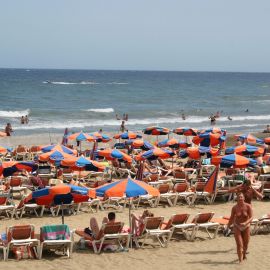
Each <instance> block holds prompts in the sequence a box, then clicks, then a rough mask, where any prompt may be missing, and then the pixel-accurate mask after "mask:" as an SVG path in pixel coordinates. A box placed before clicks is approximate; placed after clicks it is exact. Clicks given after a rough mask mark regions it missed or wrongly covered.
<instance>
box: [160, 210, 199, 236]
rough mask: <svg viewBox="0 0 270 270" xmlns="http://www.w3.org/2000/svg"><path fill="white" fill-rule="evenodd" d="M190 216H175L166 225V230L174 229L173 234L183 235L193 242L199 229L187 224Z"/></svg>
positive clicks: (192, 224)
mask: <svg viewBox="0 0 270 270" xmlns="http://www.w3.org/2000/svg"><path fill="white" fill-rule="evenodd" d="M188 218H189V214H174V215H172V216H171V218H170V219H169V220H168V222H166V223H164V225H165V226H164V229H172V235H173V234H175V233H176V234H183V235H184V237H185V238H186V239H187V240H193V239H192V237H193V236H194V235H195V231H196V230H197V227H196V225H195V224H194V223H187V220H188Z"/></svg>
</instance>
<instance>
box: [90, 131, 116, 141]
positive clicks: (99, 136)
mask: <svg viewBox="0 0 270 270" xmlns="http://www.w3.org/2000/svg"><path fill="white" fill-rule="evenodd" d="M89 136H91V137H93V138H94V140H95V141H96V142H103V143H106V142H109V141H110V140H111V138H110V137H109V136H108V135H106V134H103V133H100V132H94V133H89Z"/></svg>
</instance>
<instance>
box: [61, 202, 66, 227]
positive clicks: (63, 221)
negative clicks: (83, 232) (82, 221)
mask: <svg viewBox="0 0 270 270" xmlns="http://www.w3.org/2000/svg"><path fill="white" fill-rule="evenodd" d="M61 210H62V211H61V212H62V224H65V217H64V209H63V202H62V204H61Z"/></svg>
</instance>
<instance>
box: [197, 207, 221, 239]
mask: <svg viewBox="0 0 270 270" xmlns="http://www.w3.org/2000/svg"><path fill="white" fill-rule="evenodd" d="M213 216H214V213H213V212H210V213H199V214H197V215H196V216H195V217H194V219H193V221H192V223H194V224H195V225H196V227H197V230H196V231H195V234H194V235H193V236H192V238H193V239H195V238H196V236H197V231H199V230H205V231H206V232H207V234H208V236H209V238H210V239H213V238H215V237H216V236H217V233H218V230H219V223H218V222H212V221H211V220H212V218H213ZM210 230H214V232H213V233H212V234H211V232H210Z"/></svg>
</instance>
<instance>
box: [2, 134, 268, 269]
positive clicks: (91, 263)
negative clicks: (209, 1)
mask: <svg viewBox="0 0 270 270" xmlns="http://www.w3.org/2000/svg"><path fill="white" fill-rule="evenodd" d="M110 135H111V134H110ZM256 136H258V137H260V138H262V137H265V136H267V134H263V133H261V134H256ZM165 137H166V136H164V138H165ZM61 139H62V134H50V136H48V135H28V136H13V137H9V138H2V139H1V141H2V144H6V145H9V146H16V145H19V144H23V145H27V146H30V145H39V144H49V143H57V142H61ZM152 139H154V137H152ZM161 139H162V138H160V140H161ZM234 142H235V140H234V139H233V136H232V135H229V138H228V140H227V145H233V144H234ZM88 146H89V144H86V143H84V147H88ZM232 206H233V203H231V202H230V203H220V202H219V203H217V204H214V205H203V204H200V205H196V206H195V207H193V208H190V207H187V206H177V207H162V206H159V207H158V208H154V209H151V210H152V211H153V213H154V214H155V215H156V216H164V217H165V220H167V219H169V218H170V216H171V215H172V214H175V213H189V214H190V215H191V216H190V219H191V218H192V217H193V216H194V215H195V214H197V213H199V212H206V211H213V212H215V217H220V216H223V215H229V214H230V211H231V208H232ZM253 208H254V217H261V216H262V215H264V214H266V213H269V212H270V211H269V209H270V208H269V201H254V202H253ZM142 211H143V209H140V210H136V211H134V212H136V213H138V214H139V213H141V212H142ZM106 215H107V211H99V212H98V213H80V214H79V215H77V216H66V217H65V223H66V224H68V225H69V226H70V228H71V229H75V228H85V227H88V226H89V219H90V217H92V216H95V217H96V218H97V219H98V221H99V222H100V223H101V220H102V218H103V217H104V216H106ZM117 220H119V221H124V222H125V224H126V225H128V210H127V209H126V210H124V212H119V213H117ZM59 223H61V217H49V216H45V217H43V218H27V217H24V218H22V219H20V220H14V219H12V220H10V219H2V220H1V223H0V231H1V232H4V231H5V229H6V227H7V226H10V225H15V224H34V225H35V227H36V231H37V232H38V231H39V227H40V226H42V225H46V224H59ZM199 236H200V237H199V238H197V239H196V240H195V241H194V242H188V241H186V240H184V239H181V240H179V239H178V240H172V241H171V242H170V243H169V246H168V247H167V248H159V247H153V246H151V245H147V246H146V247H145V248H143V249H130V250H129V252H120V253H108V252H104V253H102V254H100V255H96V254H94V253H93V251H92V250H90V249H86V250H79V249H77V248H76V245H75V250H74V253H73V255H72V258H71V259H68V258H66V257H65V256H58V255H54V254H46V253H45V255H44V257H43V259H42V260H40V261H38V260H22V261H19V262H18V261H16V260H15V259H10V260H9V261H8V262H4V261H2V260H1V261H0V269H4V268H5V269H15V268H16V267H19V268H20V269H28V270H31V269H37V268H38V269H48V270H49V269H55V268H56V267H59V268H62V269H72V270H77V269H78V270H79V269H89V268H92V269H97V270H98V269H126V268H128V269H140V268H143V269H157V270H162V269H180V268H181V269H202V270H204V269H243V267H245V269H266V268H267V266H270V257H269V254H268V253H269V252H268V249H269V247H270V244H269V237H270V236H269V235H256V236H252V237H251V241H250V245H249V254H248V260H247V261H245V262H244V264H243V265H242V266H239V265H238V261H237V254H236V245H235V241H234V237H233V235H231V236H230V237H224V236H223V235H222V234H219V235H218V237H217V238H216V239H213V240H210V239H208V238H207V237H206V234H205V233H203V232H200V233H199ZM78 240H79V237H78V236H75V242H77V241H78Z"/></svg>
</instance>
